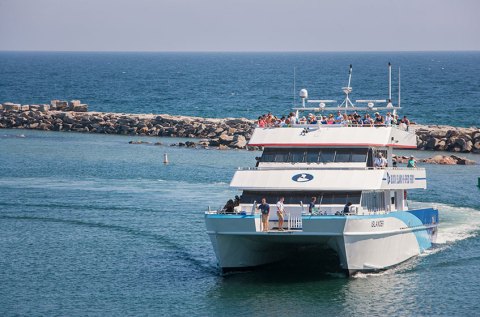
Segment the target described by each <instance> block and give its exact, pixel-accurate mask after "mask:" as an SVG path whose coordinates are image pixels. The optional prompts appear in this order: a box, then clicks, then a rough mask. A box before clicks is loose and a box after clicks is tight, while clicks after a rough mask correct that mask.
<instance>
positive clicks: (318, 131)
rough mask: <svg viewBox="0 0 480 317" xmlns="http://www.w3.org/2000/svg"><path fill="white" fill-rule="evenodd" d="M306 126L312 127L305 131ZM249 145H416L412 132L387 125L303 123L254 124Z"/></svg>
mask: <svg viewBox="0 0 480 317" xmlns="http://www.w3.org/2000/svg"><path fill="white" fill-rule="evenodd" d="M305 128H311V130H309V131H308V132H307V133H305ZM249 145H250V146H265V147H268V146H282V147H315V146H321V147H327V146H328V147H335V146H348V147H369V146H375V147H386V146H393V147H396V148H413V149H414V148H416V147H417V138H416V135H415V133H413V132H408V131H404V130H401V129H398V128H394V127H388V126H373V127H344V126H339V125H320V126H318V125H304V127H285V128H256V129H255V131H254V133H253V135H252V137H251V139H250V142H249Z"/></svg>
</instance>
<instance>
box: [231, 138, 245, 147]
mask: <svg viewBox="0 0 480 317" xmlns="http://www.w3.org/2000/svg"><path fill="white" fill-rule="evenodd" d="M231 146H232V147H234V148H237V149H244V148H245V147H246V146H247V140H246V139H245V137H244V136H243V135H236V136H235V137H234V138H233V143H232V144H231Z"/></svg>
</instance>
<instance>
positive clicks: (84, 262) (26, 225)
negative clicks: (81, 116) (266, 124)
mask: <svg viewBox="0 0 480 317" xmlns="http://www.w3.org/2000/svg"><path fill="white" fill-rule="evenodd" d="M479 60H480V53H479V52H465V53H448V52H444V53H430V52H425V53H285V54H283V53H275V54H270V53H269V54H267V53H243V54H237V53H228V54H221V53H211V54H203V53H39V52H29V53H17V52H0V74H1V76H0V102H4V101H13V102H20V103H22V104H32V103H40V102H42V103H43V102H49V101H50V100H51V99H67V100H70V99H77V98H78V99H81V100H82V101H83V102H86V103H89V104H90V109H92V110H98V111H114V112H130V113H135V112H136V113H171V114H185V115H196V116H204V117H224V116H226V114H228V116H232V117H239V116H243V117H247V118H255V117H256V116H257V115H258V114H260V113H263V112H266V111H272V112H275V113H279V114H281V113H285V112H287V111H288V110H289V109H290V107H291V105H292V102H293V100H292V99H293V98H292V94H293V87H292V86H293V84H292V79H293V78H292V77H293V67H294V66H295V67H296V87H297V90H298V88H300V87H306V88H308V89H309V92H310V96H311V97H312V98H328V99H330V98H331V99H337V100H338V101H341V100H342V94H341V91H340V87H342V86H345V85H346V83H347V74H348V65H349V64H350V63H352V64H353V67H354V69H353V80H352V86H353V91H354V93H353V98H352V99H364V98H385V97H386V94H387V82H386V79H387V70H386V63H387V62H388V61H391V62H392V63H393V64H394V66H395V67H394V74H395V73H396V67H397V66H401V72H402V105H403V106H404V107H405V108H404V113H407V114H408V115H409V117H410V118H412V119H413V120H415V121H417V122H420V123H432V124H452V125H458V126H473V125H475V126H478V125H479V123H478V122H479V120H478V115H476V113H477V111H476V110H477V109H478V106H479V100H480V98H479V97H480V93H479V87H480V79H479V78H478V76H477V74H478V73H479V70H480V69H479V67H480V66H479ZM394 85H396V77H395V76H394ZM394 96H396V86H394ZM133 139H135V140H139V139H142V138H139V137H129V136H117V135H96V134H79V133H61V132H44V131H30V130H0V197H1V199H0V315H1V316H16V315H33V316H39V315H40V316H44V315H45V316H50V315H53V316H78V315H82V316H83V315H101V316H104V315H155V316H185V315H188V316H264V315H267V316H277V315H287V316H292V315H298V316H318V315H326V316H365V315H368V316H427V315H428V316H478V315H479V314H480V300H479V299H478V294H479V293H480V286H479V285H480V236H479V233H480V230H479V228H480V227H479V226H480V189H479V188H478V187H476V185H477V179H478V177H480V165H475V166H436V165H426V166H425V167H426V168H427V176H428V189H427V190H417V191H412V192H411V193H410V194H409V197H410V198H411V201H410V204H411V206H412V207H426V206H432V205H435V206H437V207H438V208H439V210H440V219H441V224H440V228H439V236H438V243H437V244H436V245H435V247H434V248H433V249H432V250H429V251H428V252H427V253H426V254H424V255H422V256H419V257H417V258H414V259H412V260H410V261H407V262H406V263H404V264H402V265H400V266H398V267H396V268H394V269H391V270H387V271H385V272H382V273H377V274H359V275H357V276H356V277H353V278H346V277H345V276H344V275H342V274H339V273H338V271H337V270H335V269H334V268H330V269H327V270H326V271H325V272H324V271H316V270H308V271H302V270H298V269H294V268H293V267H289V266H285V267H281V268H279V269H277V270H260V271H254V272H246V273H240V274H231V275H227V276H222V275H221V274H220V272H219V270H218V268H217V266H216V259H215V255H214V253H213V249H212V246H211V244H210V241H209V238H208V236H207V235H206V233H205V225H204V219H203V217H204V216H203V211H204V210H206V209H207V207H208V206H209V205H210V206H212V208H218V207H220V206H222V205H223V204H224V203H225V201H226V200H227V199H228V198H231V197H233V196H234V195H235V194H237V192H236V191H234V190H232V189H230V188H229V186H228V184H229V182H230V180H231V177H232V175H233V173H234V171H235V169H236V168H237V167H239V166H253V165H254V162H255V160H254V157H255V156H258V155H259V153H258V152H248V151H236V150H228V151H219V150H213V149H211V150H205V149H186V148H178V147H171V146H169V144H171V143H174V142H176V143H178V142H179V141H181V139H169V138H161V139H160V138H145V140H147V141H152V142H156V141H161V142H163V144H164V145H163V146H153V145H132V144H128V141H130V140H133ZM164 153H168V155H169V159H170V161H171V163H170V164H169V165H163V164H162V161H163V154H164ZM397 153H399V154H407V155H408V154H410V153H411V152H408V151H406V152H397ZM431 155H433V153H432V152H415V156H417V157H422V156H431ZM468 157H469V158H470V159H474V160H476V161H477V162H479V163H480V156H479V155H475V154H470V155H468Z"/></svg>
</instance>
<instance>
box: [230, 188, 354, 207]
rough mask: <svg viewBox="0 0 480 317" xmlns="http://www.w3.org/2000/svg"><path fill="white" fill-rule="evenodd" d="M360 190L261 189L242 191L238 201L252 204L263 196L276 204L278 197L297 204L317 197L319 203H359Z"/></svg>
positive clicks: (305, 202) (286, 202)
mask: <svg viewBox="0 0 480 317" xmlns="http://www.w3.org/2000/svg"><path fill="white" fill-rule="evenodd" d="M360 195H361V193H360V192H318V191H301V192H261V191H244V192H243V194H242V196H241V197H240V202H241V203H244V204H252V203H253V202H254V201H256V202H257V203H260V202H261V201H262V198H263V197H265V198H266V199H267V202H268V203H269V204H276V203H277V201H278V200H279V199H280V197H285V204H290V205H297V204H300V202H302V203H303V204H304V205H308V203H309V202H310V201H311V200H312V197H317V204H321V205H331V204H336V205H344V204H346V203H347V202H351V203H352V204H359V203H360Z"/></svg>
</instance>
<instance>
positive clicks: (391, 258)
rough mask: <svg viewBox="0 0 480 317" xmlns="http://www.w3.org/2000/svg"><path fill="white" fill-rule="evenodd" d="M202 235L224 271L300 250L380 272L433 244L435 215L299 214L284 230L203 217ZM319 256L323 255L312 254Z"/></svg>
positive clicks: (244, 219)
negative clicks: (331, 255) (333, 256)
mask: <svg viewBox="0 0 480 317" xmlns="http://www.w3.org/2000/svg"><path fill="white" fill-rule="evenodd" d="M205 221H206V225H207V233H208V234H209V236H210V239H211V241H212V244H213V247H214V250H215V254H216V256H217V259H218V263H219V266H220V267H221V268H222V269H224V270H229V269H232V270H233V269H238V268H248V267H255V266H261V265H266V264H270V263H275V262H277V261H281V260H283V259H285V258H288V257H291V256H293V255H294V254H296V253H297V252H299V251H300V250H303V249H305V248H307V249H308V248H313V249H316V250H327V249H328V250H330V251H333V252H334V253H336V254H337V255H338V259H339V263H340V266H341V268H342V269H345V270H348V271H349V272H350V273H351V272H356V271H369V270H380V269H383V268H387V267H390V266H393V265H396V264H398V263H400V262H403V261H405V260H406V259H408V258H410V257H413V256H415V255H418V254H420V253H422V252H423V251H424V250H426V249H428V248H430V247H431V246H432V243H433V242H435V239H436V234H437V225H438V211H437V210H435V209H432V208H427V209H418V210H411V211H404V212H391V213H386V214H378V215H301V216H300V217H299V218H296V219H295V221H293V219H288V218H286V219H285V224H284V228H283V229H284V230H283V231H282V230H279V229H281V228H279V227H278V222H277V221H275V220H270V221H269V222H268V223H269V228H268V231H263V228H262V221H261V215H259V214H254V215H247V214H216V213H215V214H214V213H207V214H206V215H205ZM318 252H323V251H318Z"/></svg>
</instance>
